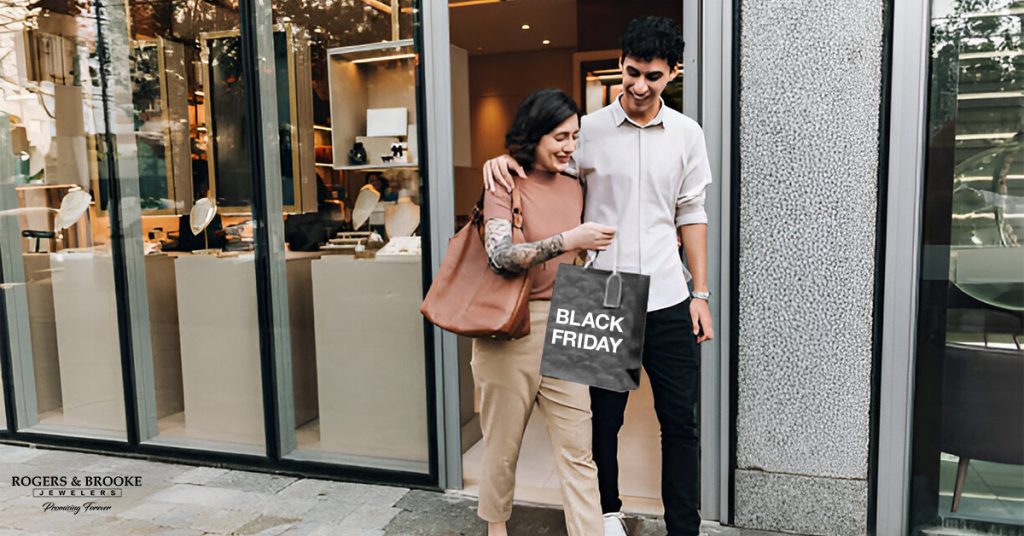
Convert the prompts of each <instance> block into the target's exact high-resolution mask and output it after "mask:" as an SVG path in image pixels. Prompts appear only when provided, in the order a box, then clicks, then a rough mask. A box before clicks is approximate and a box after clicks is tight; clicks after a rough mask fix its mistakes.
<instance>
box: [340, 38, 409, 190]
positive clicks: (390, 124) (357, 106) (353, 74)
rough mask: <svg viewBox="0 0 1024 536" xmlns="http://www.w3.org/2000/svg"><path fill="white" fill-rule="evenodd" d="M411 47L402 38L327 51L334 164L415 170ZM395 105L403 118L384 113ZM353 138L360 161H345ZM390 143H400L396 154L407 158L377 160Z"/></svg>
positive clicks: (344, 168)
mask: <svg viewBox="0 0 1024 536" xmlns="http://www.w3.org/2000/svg"><path fill="white" fill-rule="evenodd" d="M415 50H416V49H415V46H414V43H413V40H412V39H405V40H400V41H385V42H381V43H373V44H369V45H359V46H354V47H339V48H332V49H329V50H328V51H327V56H328V72H329V77H328V82H329V84H330V94H331V100H330V105H331V132H330V134H331V146H332V154H333V162H334V168H335V169H337V170H358V169H380V170H384V169H417V165H416V163H415V162H416V161H417V160H418V158H417V149H418V148H417V147H416V59H415V58H416V54H415ZM399 109H403V110H405V117H401V116H400V115H399V117H397V118H396V117H395V116H394V114H393V113H388V112H395V111H397V110H399ZM403 123H404V124H403ZM371 134H372V136H371ZM356 142H360V143H363V147H364V149H365V150H366V153H367V154H366V157H367V161H366V163H365V164H355V165H353V164H350V160H349V152H350V150H351V149H352V148H353V146H354V144H355V143H356ZM393 143H402V144H405V146H406V147H407V150H408V152H407V153H405V155H404V156H403V158H402V159H408V160H411V161H413V162H393V163H386V162H384V161H382V156H384V155H386V154H387V153H388V151H389V149H388V148H389V147H390V145H391V144H393Z"/></svg>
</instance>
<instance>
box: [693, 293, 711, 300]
mask: <svg viewBox="0 0 1024 536" xmlns="http://www.w3.org/2000/svg"><path fill="white" fill-rule="evenodd" d="M690 296H693V297H694V298H697V299H698V300H704V301H708V300H709V299H710V298H711V293H710V292H697V291H696V290H695V291H693V292H691V293H690Z"/></svg>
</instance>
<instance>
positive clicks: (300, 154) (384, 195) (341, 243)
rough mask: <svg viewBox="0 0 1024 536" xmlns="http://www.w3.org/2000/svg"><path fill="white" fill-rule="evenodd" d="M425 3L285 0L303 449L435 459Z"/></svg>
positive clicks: (299, 443) (291, 389) (332, 457)
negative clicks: (422, 123) (424, 151)
mask: <svg viewBox="0 0 1024 536" xmlns="http://www.w3.org/2000/svg"><path fill="white" fill-rule="evenodd" d="M412 6H413V2H411V1H409V0H403V1H401V2H365V3H359V2H355V3H344V2H342V3H340V4H338V3H335V2H329V1H314V2H298V1H292V0H282V1H277V2H274V6H273V13H274V23H275V33H274V37H275V55H276V62H277V71H276V72H277V80H278V83H277V84H276V90H277V102H278V123H279V133H280V137H281V175H282V180H281V184H282V188H283V190H282V199H283V201H284V202H283V205H284V214H283V217H284V219H285V240H286V244H273V246H277V247H285V248H286V255H285V257H286V261H285V265H286V266H285V271H286V274H287V280H288V281H287V288H288V303H289V317H290V326H291V331H290V339H291V347H290V350H291V358H290V366H291V372H292V374H291V377H292V383H291V385H283V386H281V389H282V390H284V392H286V393H288V395H287V396H286V398H287V400H289V401H290V402H291V403H292V404H293V405H294V412H293V414H292V415H291V417H294V426H293V427H289V430H288V431H286V432H285V433H286V434H287V435H289V436H290V434H289V432H290V431H291V430H292V429H294V450H292V449H291V446H292V443H291V441H290V439H286V441H285V444H286V445H287V447H286V449H285V451H286V455H288V456H289V457H292V458H298V459H312V460H322V461H328V462H337V463H344V464H351V465H363V466H371V467H379V468H388V469H400V470H406V471H414V472H427V470H428V435H427V425H428V422H427V394H426V372H425V363H426V357H425V351H426V348H425V342H424V327H423V319H422V317H421V316H420V314H419V305H420V302H421V301H422V299H423V281H422V270H423V268H422V256H421V254H420V247H421V245H420V237H419V232H418V230H419V228H420V221H421V216H420V206H421V205H422V203H423V201H424V200H423V198H422V197H421V195H420V185H421V181H420V174H419V164H418V161H417V155H418V154H419V146H418V144H417V135H416V125H417V123H418V120H419V115H418V112H417V109H416V90H417V78H416V65H417V61H418V51H417V50H416V48H415V46H414V45H413V41H412V35H413V26H412V24H413V22H414V13H413V10H412ZM392 15H394V16H392ZM282 44H283V45H285V46H283V47H282V46H281V45H282ZM293 199H294V202H292V200H293ZM289 451H291V452H290V453H289Z"/></svg>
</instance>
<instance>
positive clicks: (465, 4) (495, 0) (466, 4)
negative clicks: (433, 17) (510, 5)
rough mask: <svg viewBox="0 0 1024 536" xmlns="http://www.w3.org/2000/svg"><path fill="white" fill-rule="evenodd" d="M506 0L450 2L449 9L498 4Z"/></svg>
mask: <svg viewBox="0 0 1024 536" xmlns="http://www.w3.org/2000/svg"><path fill="white" fill-rule="evenodd" d="M503 1H504V0H463V1H462V2H449V3H448V8H449V9H451V8H456V7H469V6H481V5H484V4H498V3H500V2H503Z"/></svg>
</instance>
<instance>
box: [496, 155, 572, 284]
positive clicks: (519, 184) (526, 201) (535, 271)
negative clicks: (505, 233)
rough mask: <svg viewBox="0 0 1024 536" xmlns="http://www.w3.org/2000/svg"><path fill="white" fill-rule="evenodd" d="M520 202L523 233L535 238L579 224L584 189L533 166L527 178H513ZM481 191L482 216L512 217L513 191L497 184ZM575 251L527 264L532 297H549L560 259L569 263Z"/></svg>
mask: <svg viewBox="0 0 1024 536" xmlns="http://www.w3.org/2000/svg"><path fill="white" fill-rule="evenodd" d="M516 188H519V191H520V195H521V197H522V203H523V235H524V236H525V237H526V241H527V242H537V241H540V240H544V239H547V238H550V237H552V236H554V235H557V234H558V233H562V232H565V231H568V230H570V229H573V228H575V227H576V226H577V225H579V224H580V222H581V221H582V218H583V190H582V189H581V188H580V183H579V181H577V180H576V179H574V178H572V177H569V176H566V175H561V174H553V173H550V172H547V171H539V170H533V171H532V172H530V174H529V175H527V179H526V180H523V179H518V178H517V179H516ZM495 190H496V191H494V192H487V193H486V194H485V195H484V220H491V219H502V220H508V221H512V194H511V193H509V192H508V191H507V190H505V189H504V188H502V187H500V186H498V187H497V188H496V189H495ZM576 253H577V252H575V251H571V252H568V253H563V254H561V255H559V256H557V257H555V258H553V259H551V260H549V261H547V262H545V263H542V264H538V265H537V266H534V267H532V268H530V279H531V286H532V288H531V290H530V299H531V300H550V299H551V292H552V290H553V289H554V287H555V272H557V271H558V265H559V264H562V263H569V264H572V262H573V260H574V259H575V258H576Z"/></svg>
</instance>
